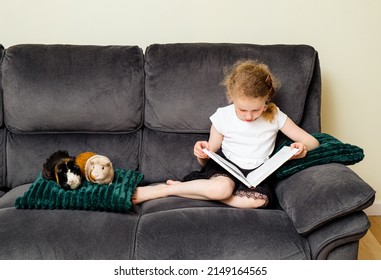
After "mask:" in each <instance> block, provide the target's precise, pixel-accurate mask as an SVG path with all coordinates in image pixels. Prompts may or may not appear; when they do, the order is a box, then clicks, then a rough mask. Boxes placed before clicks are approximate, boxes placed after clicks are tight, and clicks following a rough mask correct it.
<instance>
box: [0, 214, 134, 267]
mask: <svg viewBox="0 0 381 280" xmlns="http://www.w3.org/2000/svg"><path fill="white" fill-rule="evenodd" d="M138 222H139V215H137V214H136V213H134V212H129V213H124V214H121V213H112V212H98V211H72V210H44V211H41V210H29V209H27V210H19V209H15V208H14V207H11V208H3V209H0V238H1V240H2V242H1V250H0V259H8V260H9V259H16V260H17V259H18V260H20V259H22V260H35V259H37V260H42V259H49V260H62V259H66V260H76V259H83V260H91V259H100V260H105V259H111V260H117V259H118V260H120V259H133V255H134V241H135V232H136V228H137V225H138Z"/></svg>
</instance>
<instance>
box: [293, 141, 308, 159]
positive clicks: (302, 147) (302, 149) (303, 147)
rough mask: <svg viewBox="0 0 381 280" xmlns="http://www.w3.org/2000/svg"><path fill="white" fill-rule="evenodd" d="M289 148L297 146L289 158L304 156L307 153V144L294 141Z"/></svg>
mask: <svg viewBox="0 0 381 280" xmlns="http://www.w3.org/2000/svg"><path fill="white" fill-rule="evenodd" d="M291 148H297V149H299V151H298V152H297V153H296V154H295V155H294V156H293V157H292V158H291V159H297V158H304V157H305V156H306V155H307V152H308V151H307V146H306V145H304V144H303V143H299V142H295V143H292V144H291Z"/></svg>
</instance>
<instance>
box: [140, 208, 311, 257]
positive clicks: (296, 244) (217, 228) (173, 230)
mask: <svg viewBox="0 0 381 280" xmlns="http://www.w3.org/2000/svg"><path fill="white" fill-rule="evenodd" d="M136 258H137V259H164V260H165V259H187V260H191V259H199V260H201V259H240V260H242V259H251V260H253V259H310V251H309V246H308V244H307V242H306V239H305V238H303V237H302V236H300V235H299V234H298V233H297V232H296V230H295V228H294V226H293V224H292V222H291V221H290V219H289V218H288V217H287V215H286V214H285V213H284V212H283V211H280V210H262V209H237V208H231V207H194V208H185V209H173V210H167V211H160V212H154V213H150V214H143V215H142V216H141V219H140V222H139V227H138V231H137V234H136Z"/></svg>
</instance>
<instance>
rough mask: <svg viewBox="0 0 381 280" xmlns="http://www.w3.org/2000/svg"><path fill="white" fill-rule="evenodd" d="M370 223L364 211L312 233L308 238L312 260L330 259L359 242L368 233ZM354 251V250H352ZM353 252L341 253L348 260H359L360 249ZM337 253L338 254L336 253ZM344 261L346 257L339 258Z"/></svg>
mask: <svg viewBox="0 0 381 280" xmlns="http://www.w3.org/2000/svg"><path fill="white" fill-rule="evenodd" d="M369 227H370V222H369V219H368V217H367V216H366V215H365V213H364V212H363V211H356V212H354V213H350V214H348V215H346V216H345V217H341V218H338V219H335V220H334V221H331V222H328V223H326V224H324V225H323V226H321V227H319V228H318V229H316V230H314V231H312V232H311V233H310V234H308V235H307V236H306V237H307V239H308V243H309V244H310V249H311V258H312V259H318V260H319V259H323V260H325V259H328V258H329V257H330V255H331V253H332V252H335V250H336V249H337V248H342V247H343V246H345V245H348V244H351V243H353V242H358V241H359V240H360V239H361V238H362V237H363V236H364V235H365V234H366V232H367V231H368V229H369ZM351 249H352V250H353V248H351ZM355 249H356V250H354V251H353V252H341V253H343V254H344V255H345V256H346V257H347V258H348V256H351V257H350V259H357V255H358V248H356V247H355ZM336 253H337V252H336ZM338 258H339V259H344V258H345V257H344V256H339V257H338Z"/></svg>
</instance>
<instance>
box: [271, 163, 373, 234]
mask: <svg viewBox="0 0 381 280" xmlns="http://www.w3.org/2000/svg"><path fill="white" fill-rule="evenodd" d="M275 192H276V195H277V198H278V202H279V205H280V206H281V207H282V208H283V210H284V211H285V212H286V213H287V215H288V216H289V217H290V219H291V220H292V222H293V223H294V226H295V228H296V230H297V231H298V233H299V234H302V235H306V234H308V233H309V232H311V231H312V230H314V229H316V228H318V227H319V226H321V225H323V224H325V223H327V222H329V221H332V220H333V219H335V218H337V217H341V216H344V215H347V214H349V213H352V212H354V211H358V210H362V209H365V208H367V207H369V206H370V205H372V203H373V202H374V199H375V191H374V190H373V188H372V187H370V186H369V185H368V184H367V183H365V182H364V181H363V180H362V179H361V178H360V177H359V176H358V175H357V174H356V173H354V172H353V171H352V170H351V169H349V168H348V167H346V166H345V165H342V164H338V163H331V164H324V165H318V166H314V167H310V168H307V169H305V170H303V171H300V172H298V173H296V174H294V175H292V176H290V177H288V178H286V179H283V180H280V181H279V182H278V184H277V186H276V187H275Z"/></svg>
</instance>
